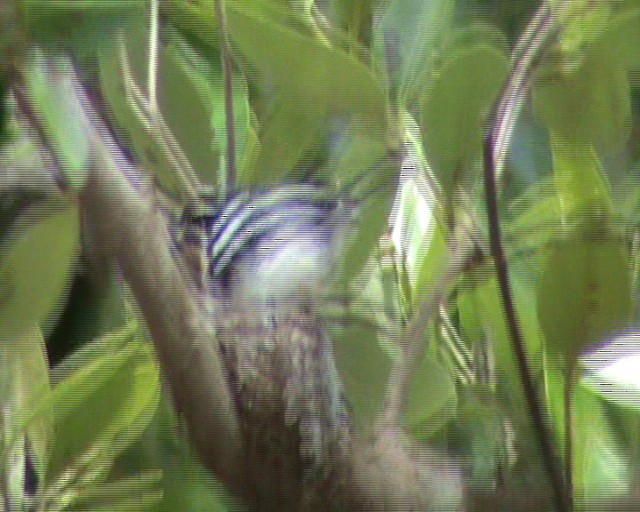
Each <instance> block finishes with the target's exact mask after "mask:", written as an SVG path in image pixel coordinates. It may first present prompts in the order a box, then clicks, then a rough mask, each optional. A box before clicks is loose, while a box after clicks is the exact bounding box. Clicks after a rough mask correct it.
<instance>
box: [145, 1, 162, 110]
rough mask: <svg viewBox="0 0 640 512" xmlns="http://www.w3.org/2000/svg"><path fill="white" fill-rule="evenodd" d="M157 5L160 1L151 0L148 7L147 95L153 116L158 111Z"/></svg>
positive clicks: (158, 17)
mask: <svg viewBox="0 0 640 512" xmlns="http://www.w3.org/2000/svg"><path fill="white" fill-rule="evenodd" d="M159 3H160V0H151V2H150V5H149V68H148V69H147V91H148V95H149V108H150V110H151V112H152V113H154V114H155V113H157V112H159V110H160V109H159V107H158V60H159V36H158V33H159V25H160V12H159Z"/></svg>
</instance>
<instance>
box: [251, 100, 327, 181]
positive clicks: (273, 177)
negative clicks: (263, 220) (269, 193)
mask: <svg viewBox="0 0 640 512" xmlns="http://www.w3.org/2000/svg"><path fill="white" fill-rule="evenodd" d="M324 121H325V119H324V117H323V116H322V115H321V113H319V112H318V111H316V110H305V109H301V108H300V104H299V103H295V102H294V103H291V102H290V99H286V100H285V99H281V100H278V101H277V104H276V107H275V108H274V111H273V112H272V113H271V115H270V116H268V117H267V118H266V119H265V120H264V121H263V123H262V129H261V131H260V134H259V138H260V151H259V153H258V155H257V158H256V159H255V161H254V162H253V165H252V166H251V167H246V168H244V169H243V174H242V175H241V176H239V178H240V182H241V183H243V184H245V185H253V186H255V185H267V184H277V183H280V182H282V181H283V179H284V177H285V176H287V174H288V172H289V171H291V170H292V169H294V168H295V167H296V165H297V163H298V161H299V160H300V158H301V157H302V156H303V155H304V154H305V152H306V151H308V150H309V149H310V148H311V147H312V146H313V145H314V143H315V142H316V141H317V139H318V137H319V136H320V134H321V133H322V129H323V126H324Z"/></svg>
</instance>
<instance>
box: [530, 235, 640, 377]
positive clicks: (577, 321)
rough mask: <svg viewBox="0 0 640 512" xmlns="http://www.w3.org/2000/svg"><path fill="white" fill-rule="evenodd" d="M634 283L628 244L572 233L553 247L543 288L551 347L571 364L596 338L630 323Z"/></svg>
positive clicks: (543, 321) (541, 310)
mask: <svg viewBox="0 0 640 512" xmlns="http://www.w3.org/2000/svg"><path fill="white" fill-rule="evenodd" d="M630 311H631V282H630V273H629V268H628V264H627V254H626V250H625V247H624V243H622V242H620V241H617V240H614V239H593V240H592V239H587V238H586V237H583V236H580V235H576V234H573V235H568V236H565V237H563V238H561V239H560V240H558V241H557V242H556V243H555V244H554V246H553V247H552V248H551V249H550V252H549V255H548V257H547V260H546V262H545V264H544V266H543V267H542V278H541V280H540V284H539V288H538V314H539V318H540V326H541V327H542V330H543V332H544V334H545V338H546V347H547V350H548V352H549V353H550V354H551V355H552V356H553V357H555V358H558V359H559V360H560V361H564V362H566V363H567V364H568V365H569V366H570V365H572V364H573V363H574V362H575V358H576V357H577V356H578V355H580V354H581V353H582V352H584V351H585V349H587V348H588V347H590V346H591V345H593V344H594V343H596V342H598V341H600V340H602V338H603V337H605V336H609V335H611V334H612V333H614V332H615V331H617V330H619V329H623V328H625V327H626V326H627V322H628V321H629V314H630Z"/></svg>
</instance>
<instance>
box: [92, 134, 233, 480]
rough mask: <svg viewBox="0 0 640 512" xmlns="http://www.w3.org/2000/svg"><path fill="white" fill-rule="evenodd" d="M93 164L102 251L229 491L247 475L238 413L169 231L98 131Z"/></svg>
mask: <svg viewBox="0 0 640 512" xmlns="http://www.w3.org/2000/svg"><path fill="white" fill-rule="evenodd" d="M93 142H94V150H95V155H96V157H95V165H94V169H93V172H92V173H91V176H90V177H89V181H88V183H87V186H86V189H85V192H84V194H83V196H82V205H83V208H84V212H85V214H86V216H87V218H88V220H89V222H90V226H91V227H92V228H93V230H94V235H95V240H96V243H97V244H98V245H99V249H100V250H102V251H104V252H105V253H107V254H111V255H114V256H115V257H116V258H117V261H118V262H119V264H120V267H121V269H122V272H123V274H124V277H125V279H126V280H127V282H128V283H129V285H130V286H131V289H132V290H133V292H134V294H135V296H136V299H137V300H138V303H139V305H140V308H141V310H142V312H143V314H144V317H145V319H146V321H147V324H148V326H149V330H150V332H151V335H152V336H153V340H154V343H155V346H156V351H157V353H158V357H159V359H160V362H161V364H162V368H163V370H164V372H165V373H166V375H167V377H168V380H169V384H170V386H171V390H172V392H173V396H174V398H175V402H176V405H177V407H178V409H179V410H180V411H181V412H182V413H183V414H184V417H185V419H186V422H187V425H188V428H189V433H190V436H191V440H192V442H193V443H194V445H195V448H196V450H197V452H198V454H199V456H200V457H201V459H202V460H203V462H204V463H205V464H206V465H207V466H208V467H209V468H210V469H211V470H213V471H214V472H215V474H216V475H217V476H218V477H219V478H221V480H222V481H224V482H225V483H227V484H228V485H229V486H230V487H231V488H232V489H236V490H239V489H241V488H242V487H243V474H244V468H243V464H242V459H241V446H240V437H239V430H238V424H237V418H236V412H235V410H234V406H233V403H232V400H231V396H230V393H229V389H228V385H227V381H226V378H225V375H224V372H223V367H222V363H221V361H220V357H219V353H218V348H217V343H216V340H215V338H214V336H213V334H212V329H211V326H210V324H209V322H207V321H206V316H205V315H203V313H202V312H201V308H200V306H199V305H198V304H197V302H196V301H195V297H196V296H197V294H195V293H193V291H192V290H190V289H189V285H188V283H187V282H186V280H185V278H184V277H183V275H181V273H180V272H179V270H178V268H177V266H176V264H175V262H174V260H173V258H172V257H171V254H170V252H169V247H168V244H167V240H169V238H168V234H167V232H166V226H165V224H164V222H163V220H162V219H161V218H160V216H159V214H158V213H157V212H155V211H154V209H153V208H152V207H151V206H150V205H149V203H150V201H149V198H145V197H142V195H141V193H140V192H138V191H136V190H134V189H133V188H132V187H131V185H130V183H129V182H128V181H127V179H125V178H124V177H123V175H122V173H121V172H120V171H119V170H118V169H116V167H115V165H114V163H113V158H112V157H111V155H110V154H109V153H108V150H107V148H106V146H105V144H104V142H103V140H102V139H101V138H100V137H98V136H97V132H96V131H94V141H93Z"/></svg>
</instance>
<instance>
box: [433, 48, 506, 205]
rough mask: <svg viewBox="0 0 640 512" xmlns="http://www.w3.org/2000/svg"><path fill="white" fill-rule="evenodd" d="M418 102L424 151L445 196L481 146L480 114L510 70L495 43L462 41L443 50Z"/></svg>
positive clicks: (459, 181) (493, 97) (478, 153)
mask: <svg viewBox="0 0 640 512" xmlns="http://www.w3.org/2000/svg"><path fill="white" fill-rule="evenodd" d="M446 55H447V60H446V62H445V63H444V64H443V65H442V67H441V69H440V70H439V72H438V73H437V74H435V76H434V77H433V79H432V83H431V86H430V87H429V89H428V90H427V91H426V92H425V93H424V96H423V97H422V99H421V104H420V120H421V123H420V124H421V127H422V131H423V141H424V147H425V152H426V154H427V158H428V160H429V163H430V164H431V166H432V168H433V170H434V172H435V174H436V176H437V177H438V181H439V182H440V184H441V185H442V187H443V190H444V192H445V196H446V197H449V194H451V192H452V191H453V188H454V186H455V185H456V184H460V183H465V181H466V180H465V176H467V175H468V173H469V171H470V170H471V168H472V164H473V162H474V160H475V159H477V158H479V157H480V155H481V149H482V136H483V129H484V116H485V114H486V113H487V111H488V108H489V107H490V105H491V103H492V102H493V101H494V99H495V97H496V96H497V94H498V92H499V91H500V87H501V86H502V83H503V82H504V80H505V79H506V76H507V73H508V70H509V61H508V59H507V57H506V55H505V53H504V51H503V50H502V49H501V48H499V47H497V46H496V45H494V44H487V43H485V44H477V43H476V44H474V45H471V46H469V45H464V46H463V47H460V48H452V49H450V50H449V51H448V53H447V54H446Z"/></svg>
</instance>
